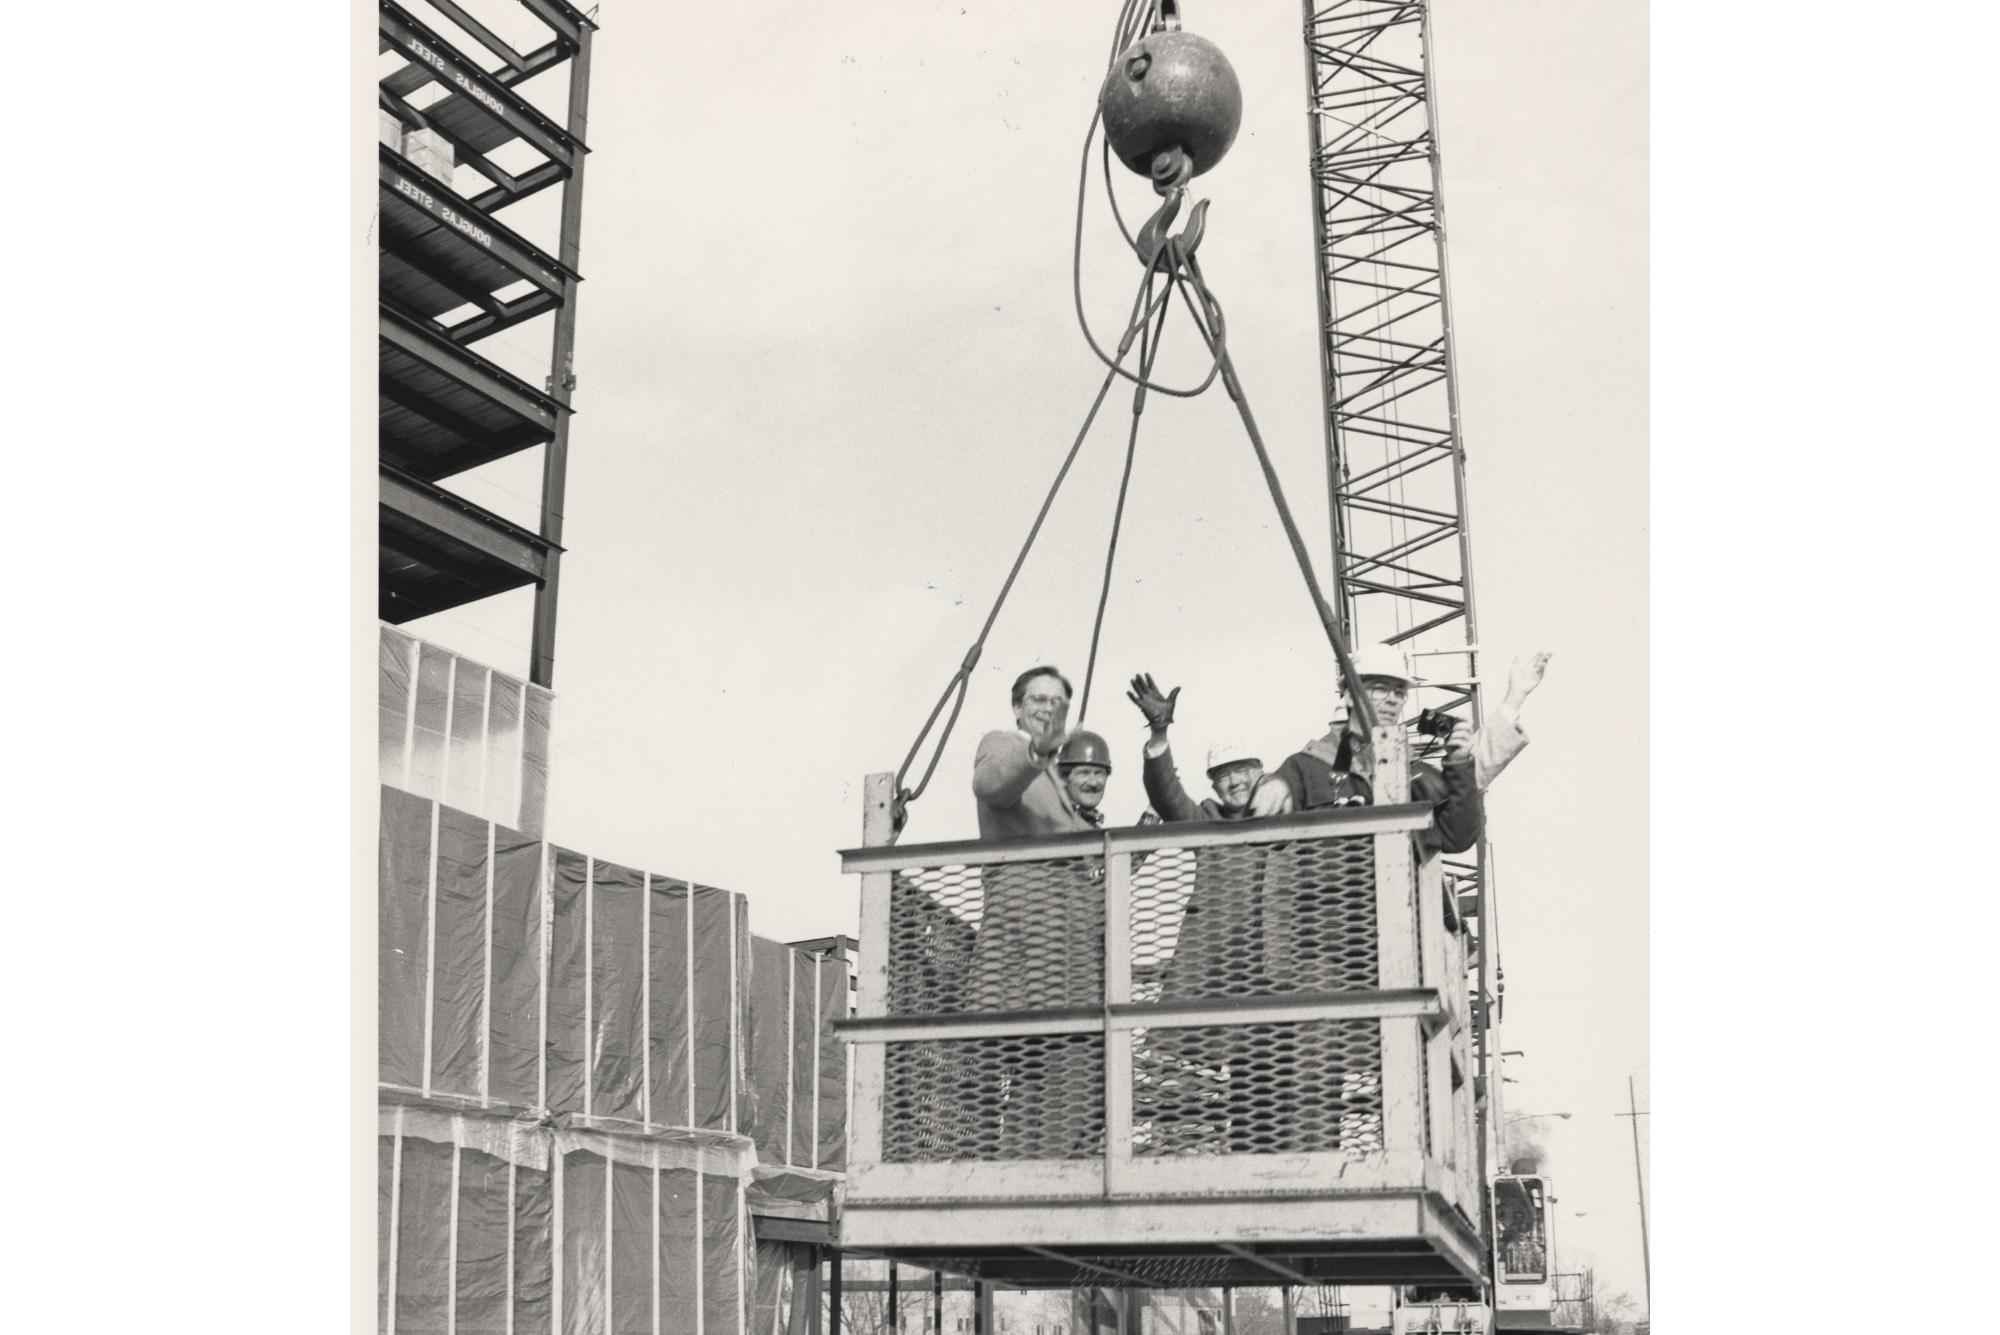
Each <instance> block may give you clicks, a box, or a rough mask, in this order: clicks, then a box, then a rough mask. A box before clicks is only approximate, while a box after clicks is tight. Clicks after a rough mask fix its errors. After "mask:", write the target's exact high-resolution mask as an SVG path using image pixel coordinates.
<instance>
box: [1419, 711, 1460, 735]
mask: <svg viewBox="0 0 2000 1335" xmlns="http://www.w3.org/2000/svg"><path fill="white" fill-rule="evenodd" d="M1461 722H1463V720H1462V719H1460V718H1459V717H1458V715H1456V714H1447V713H1445V712H1444V711H1443V710H1442V709H1426V710H1424V711H1423V712H1422V713H1420V714H1418V715H1417V731H1418V733H1420V734H1421V735H1423V736H1425V737H1435V738H1437V739H1438V740H1439V741H1441V742H1444V741H1450V740H1451V734H1452V730H1453V729H1454V728H1456V727H1458V725H1459V724H1460V723H1461Z"/></svg>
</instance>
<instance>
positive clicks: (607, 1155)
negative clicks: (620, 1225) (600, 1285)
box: [604, 1145, 618, 1335]
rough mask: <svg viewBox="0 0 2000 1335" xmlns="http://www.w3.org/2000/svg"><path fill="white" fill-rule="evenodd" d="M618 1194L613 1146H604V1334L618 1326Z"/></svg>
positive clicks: (609, 1333) (608, 1333)
mask: <svg viewBox="0 0 2000 1335" xmlns="http://www.w3.org/2000/svg"><path fill="white" fill-rule="evenodd" d="M617 1195H618V1168H617V1166H616V1165H615V1164H614V1163H613V1162H612V1160H611V1147H610V1146H609V1145H606V1146H605V1147H604V1335H611V1332H612V1331H613V1330H615V1329H616V1328H617V1312H618V1305H617V1304H618V1299H617V1296H616V1295H615V1294H614V1293H613V1292H612V1289H611V1256H612V1253H614V1252H615V1251H617V1250H618V1249H617V1248H616V1247H615V1246H614V1245H613V1244H612V1237H611V1234H612V1229H613V1228H614V1227H615V1225H614V1223H613V1220H612V1216H611V1202H612V1199H613V1198H614V1197H616V1196H617Z"/></svg>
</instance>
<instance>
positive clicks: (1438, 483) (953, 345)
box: [372, 0, 1651, 1335]
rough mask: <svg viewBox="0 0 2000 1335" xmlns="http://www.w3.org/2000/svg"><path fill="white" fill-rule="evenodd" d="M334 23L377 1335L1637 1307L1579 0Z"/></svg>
mask: <svg viewBox="0 0 2000 1335" xmlns="http://www.w3.org/2000/svg"><path fill="white" fill-rule="evenodd" d="M379 17H380V29H379V43H378V52H377V64H376V71H375V72H376V75H377V79H378V82H377V86H376V99H375V100H376V106H375V115H376V118H377V123H378V129H379V134H378V140H379V142H378V143H377V145H376V146H375V150H374V154H375V159H376V164H377V166H378V167H379V198H378V202H377V206H376V209H375V211H374V213H373V219H372V220H373V226H374V228H375V233H374V245H375V246H376V248H377V250H378V252H379V276H378V294H379V312H378V315H379V345H378V346H379V367H378V372H379V381H378V397H379V414H380V416H379V435H378V442H377V447H378V451H379V453H378V459H377V463H378V468H379V481H380V510H379V590H378V597H379V607H378V612H379V621H380V625H379V637H378V641H377V643H378V648H379V664H378V670H379V676H378V688H377V689H378V698H377V716H378V721H379V729H378V742H379V774H378V779H379V785H380V787H379V886H378V892H379V908H378V913H379V926H378V937H377V948H378V961H377V964H378V980H377V988H378V993H377V999H378V1005H379V1016H378V1033H377V1036H376V1037H377V1042H378V1054H379V1058H378V1074H379V1080H378V1090H377V1093H378V1119H379V1120H378V1127H377V1131H378V1136H377V1146H378V1161H377V1172H376V1176H377V1192H376V1196H377V1208H378V1229H377V1243H378V1249H377V1266H376V1278H377V1295H378V1297H377V1302H378V1306H377V1329H378V1330H380V1331H382V1332H384V1333H385V1335H415V1333H416V1332H441V1333H456V1332H475V1331H477V1332H503V1331H504V1332H516V1331H542V1330H547V1331H552V1332H563V1333H564V1335H587V1333H591V1332H602V1333H603V1335H612V1333H613V1332H618V1333H620V1335H622V1333H624V1332H648V1333H649V1335H960V1333H961V1332H963V1333H965V1335H1000V1333H1001V1332H1008V1333H1009V1335H1099V1333H1100V1332H1110V1331H1120V1332H1133V1333H1134V1335H1151V1333H1152V1332H1159V1333H1160V1335H1236V1333H1237V1332H1242V1335H1253V1333H1254V1335H1326V1333H1330V1332H1334V1331H1381V1332H1385V1333H1386V1332H1395V1335H1404V1332H1409V1333H1410V1335H1416V1333H1417V1332H1466V1333H1471V1332H1479V1333H1481V1335H1485V1333H1486V1332H1495V1331H1511V1330H1558V1331H1573V1332H1582V1331H1590V1332H1605V1333H1606V1335H1612V1333H1616V1335H1644V1332H1646V1331H1648V1330H1649V1329H1650V1318H1651V1313H1650V1301H1649V1289H1650V1279H1651V1260H1650V1254H1649V1238H1648V1220H1647V1217H1646V1204H1645V1201H1646V1190H1647V1185H1648V1182H1647V1177H1648V1164H1647V1147H1648V1123H1647V1117H1648V1098H1649V1093H1650V1081H1649V1054H1648V982H1647V978H1648V975H1647V963H1646V961H1647V956H1646V946H1647V938H1646V930H1647V929H1646V924H1647V902H1648V883H1647V876H1646V872H1645V868H1644V865H1643V861H1642V860H1637V859H1634V858H1633V857H1632V856H1631V853H1632V851H1633V850H1642V849H1643V848H1644V847H1645V845H1646V841H1647V838H1648V826H1647V817H1646V811H1645V807H1644V794H1645V777H1644V770H1645V764H1646V757H1647V744H1648V736H1647V729H1646V725H1645V720H1644V718H1643V715H1640V714H1636V713H1634V712H1632V711H1630V710H1629V709H1624V708H1621V705H1622V704H1623V703H1624V702H1625V701H1627V700H1629V699H1631V698H1635V697H1642V696H1643V695H1644V694H1645V691H1646V682H1647V623H1646V608H1647V588H1648V582H1647V551H1646V520H1645V511H1646V498H1647V491H1646V466H1647V457H1648V439H1647V423H1646V418H1645V412H1646V402H1647V368H1646V346H1647V334H1646V315H1647V294H1646V198H1647V156H1646V153H1647V150H1646V105H1645V89H1646V82H1645V51H1646V30H1645V11H1644V9H1643V7H1642V6H1637V5H1606V4H1594V3H1585V2H1583V0H1571V2H1569V3H1542V4H1534V5H1526V6H1491V5H1480V4H1474V3H1469V2H1464V0H1433V2H1432V3H1412V4H1397V5H1385V4H1382V3H1380V2H1379V0H1318V2H1317V3H1313V2H1309V3H1307V4H1305V5H1304V6H1303V7H1302V8H1301V7H1300V6H1298V5H1289V4H1283V3H1271V4H1259V5H1249V4H1234V5H1224V4H1220V3H1214V2H1213V0H1210V2H1208V3H1202V2H1201V0H1195V2H1193V3H1188V4H1185V5H1183V4H1177V3H1172V2H1171V0H1126V2H1125V3H1123V4H1119V5H1111V4H1105V5H1063V6H1054V5H1033V4H995V5H903V6H863V7H860V8H858V9H857V8H854V7H843V6H802V5H792V6H781V7H779V8H777V9H762V8H756V7H741V8H722V7H718V8H708V9H685V8H679V7H667V6H641V5H619V4H607V5H600V6H597V7H594V8H591V9H589V10H587V11H586V10H581V9H578V8H575V7H572V6H571V5H570V4H568V3H565V2H564V0H456V2H453V3H446V0H429V3H426V2H425V0H381V4H380V15H379ZM1447 203H1448V204H1449V227H1447V222H1446V219H1447V212H1446V207H1447ZM1531 740H1532V744H1531Z"/></svg>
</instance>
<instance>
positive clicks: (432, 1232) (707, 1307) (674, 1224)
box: [378, 1105, 754, 1335]
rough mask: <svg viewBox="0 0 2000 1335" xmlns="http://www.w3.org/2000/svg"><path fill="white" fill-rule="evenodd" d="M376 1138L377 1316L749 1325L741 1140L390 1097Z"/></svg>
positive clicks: (484, 1331) (541, 1325) (407, 1323)
mask: <svg viewBox="0 0 2000 1335" xmlns="http://www.w3.org/2000/svg"><path fill="white" fill-rule="evenodd" d="M379 1146H380V1156H379V1173H378V1199H379V1201H380V1206H379V1209H380V1212H381V1217H382V1221H383V1237H384V1244H385V1245H384V1247H383V1249H382V1256H381V1264H380V1266H379V1267H378V1276H379V1279H380V1283H381V1307H380V1316H379V1320H380V1326H381V1328H382V1329H383V1330H385V1331H394V1332H397V1335H429V1333H431V1332H437V1335H444V1333H445V1332H447V1331H450V1332H456V1335H504V1332H507V1331H509V1330H512V1331H515V1332H535V1331H547V1332H552V1335H746V1333H747V1331H748V1330H749V1327H750V1315H751V1313H750V1298H751V1295H750V1287H749V1286H750V1280H751V1274H750V1268H751V1259H752V1256H753V1254H754V1253H753V1246H754V1244H753V1242H752V1240H751V1239H750V1237H749V1235H748V1232H747V1215H746V1213H745V1188H746V1185H747V1177H748V1164H749V1151H748V1147H747V1146H744V1145H740V1144H739V1145H736V1146H734V1147H729V1146H697V1145H695V1144H693V1143H691V1142H689V1141H687V1140H685V1139H681V1140H668V1139H659V1138H655V1139H640V1138H637V1137H632V1136H625V1135H614V1134H601V1133H591V1132H572V1131H562V1130H557V1129H554V1128H550V1127H546V1126H538V1125H534V1124H530V1123H526V1122H522V1121H518V1120H510V1119H503V1118H492V1117H484V1116H478V1115H468V1114H458V1113H446V1112H439V1111H437V1110H434V1109H428V1108H422V1107H415V1106H400V1105H392V1106H385V1107H384V1108H383V1109H382V1113H381V1134H380V1138H379ZM510 1313H511V1320H510V1316H509V1314H510ZM552 1318H553V1320H552Z"/></svg>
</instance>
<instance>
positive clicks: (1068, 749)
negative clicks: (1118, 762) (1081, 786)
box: [1056, 732, 1111, 770]
mask: <svg viewBox="0 0 2000 1335" xmlns="http://www.w3.org/2000/svg"><path fill="white" fill-rule="evenodd" d="M1071 765H1102V766H1104V768H1105V769H1107V770H1108V769H1110V768H1111V748H1110V746H1108V745H1107V744H1106V743H1105V741H1104V739H1103V738H1102V737H1099V736H1098V735H1097V734H1096V733H1094V732H1073V733H1071V734H1070V735H1069V740H1068V741H1066V742H1064V743H1063V749H1062V750H1061V751H1060V752H1058V753H1057V755H1056V766H1057V768H1059V769H1068V768H1069V767H1070V766H1071Z"/></svg>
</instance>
